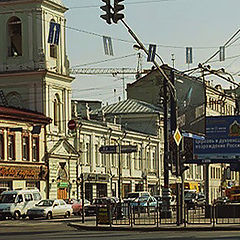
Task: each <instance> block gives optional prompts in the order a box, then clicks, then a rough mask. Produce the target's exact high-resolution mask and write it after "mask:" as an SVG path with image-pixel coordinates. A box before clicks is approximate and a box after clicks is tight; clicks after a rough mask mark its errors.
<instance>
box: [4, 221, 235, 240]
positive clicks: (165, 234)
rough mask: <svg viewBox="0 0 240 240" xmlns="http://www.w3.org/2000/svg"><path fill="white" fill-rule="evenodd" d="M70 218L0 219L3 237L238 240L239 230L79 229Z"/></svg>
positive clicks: (40, 238)
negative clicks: (73, 226) (146, 230)
mask: <svg viewBox="0 0 240 240" xmlns="http://www.w3.org/2000/svg"><path fill="white" fill-rule="evenodd" d="M76 220H77V219H69V220H64V219H60V220H56V219H53V220H50V221H47V220H34V221H30V220H20V221H11V220H8V221H2V222H0V239H4V240H5V239H11V240H15V239H16V240H33V239H34V240H36V239H37V240H47V239H89V240H90V239H91V240H95V239H98V240H99V239H117V240H123V239H124V240H125V239H131V240H133V239H144V240H147V239H222V240H223V239H239V232H238V231H200V232H197V231H155V232H138V231H79V230H76V229H74V228H72V227H69V226H68V225H67V223H68V222H71V221H75V222H76Z"/></svg>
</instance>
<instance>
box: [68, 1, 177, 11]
mask: <svg viewBox="0 0 240 240" xmlns="http://www.w3.org/2000/svg"><path fill="white" fill-rule="evenodd" d="M175 1H177V0H148V1H137V2H128V3H127V2H126V3H125V4H126V5H135V4H148V3H161V2H175ZM99 7H100V5H86V6H78V7H70V8H69V9H70V10H72V9H82V8H99Z"/></svg>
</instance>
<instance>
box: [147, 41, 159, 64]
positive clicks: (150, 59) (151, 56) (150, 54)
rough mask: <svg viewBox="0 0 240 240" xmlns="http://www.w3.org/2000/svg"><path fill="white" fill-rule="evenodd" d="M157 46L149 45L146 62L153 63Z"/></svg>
mask: <svg viewBox="0 0 240 240" xmlns="http://www.w3.org/2000/svg"><path fill="white" fill-rule="evenodd" d="M156 50H157V45H155V44H149V49H148V57H147V62H153V61H154V59H155V55H156Z"/></svg>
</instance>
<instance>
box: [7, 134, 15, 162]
mask: <svg viewBox="0 0 240 240" xmlns="http://www.w3.org/2000/svg"><path fill="white" fill-rule="evenodd" d="M8 160H15V136H14V135H8Z"/></svg>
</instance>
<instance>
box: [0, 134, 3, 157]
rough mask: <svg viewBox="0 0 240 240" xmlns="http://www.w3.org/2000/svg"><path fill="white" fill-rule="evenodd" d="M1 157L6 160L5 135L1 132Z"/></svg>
mask: <svg viewBox="0 0 240 240" xmlns="http://www.w3.org/2000/svg"><path fill="white" fill-rule="evenodd" d="M0 159H1V160H4V136H3V133H0Z"/></svg>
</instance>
